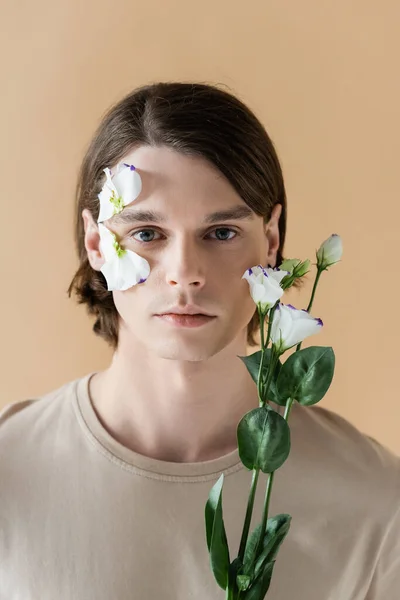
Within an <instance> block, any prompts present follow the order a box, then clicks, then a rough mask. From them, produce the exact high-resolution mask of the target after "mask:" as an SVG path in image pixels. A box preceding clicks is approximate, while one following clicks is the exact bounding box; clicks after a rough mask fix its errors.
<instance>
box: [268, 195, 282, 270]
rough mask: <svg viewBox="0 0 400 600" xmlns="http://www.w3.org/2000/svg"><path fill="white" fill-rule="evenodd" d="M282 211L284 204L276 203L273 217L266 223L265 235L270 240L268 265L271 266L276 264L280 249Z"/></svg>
mask: <svg viewBox="0 0 400 600" xmlns="http://www.w3.org/2000/svg"><path fill="white" fill-rule="evenodd" d="M281 213H282V204H275V206H274V208H273V210H272V213H271V218H270V220H269V221H268V223H266V224H265V235H266V237H267V240H268V254H267V262H266V264H267V265H271V267H275V266H276V255H277V252H278V249H279V244H280V236H279V219H280V216H281Z"/></svg>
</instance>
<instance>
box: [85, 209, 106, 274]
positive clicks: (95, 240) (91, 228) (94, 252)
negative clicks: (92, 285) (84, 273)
mask: <svg viewBox="0 0 400 600" xmlns="http://www.w3.org/2000/svg"><path fill="white" fill-rule="evenodd" d="M82 219H83V224H84V227H85V248H86V252H87V255H88V260H89V263H90V266H91V267H92V268H93V269H94V270H95V271H100V269H101V267H102V266H103V265H104V262H105V260H104V257H103V255H102V253H101V250H100V233H99V227H98V225H97V223H95V222H94V219H93V217H92V213H91V212H90V210H88V209H87V208H85V209H84V210H83V211H82Z"/></svg>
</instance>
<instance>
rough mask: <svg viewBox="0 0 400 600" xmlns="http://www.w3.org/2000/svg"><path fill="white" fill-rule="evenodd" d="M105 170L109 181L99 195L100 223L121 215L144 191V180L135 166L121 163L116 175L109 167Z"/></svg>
mask: <svg viewBox="0 0 400 600" xmlns="http://www.w3.org/2000/svg"><path fill="white" fill-rule="evenodd" d="M103 170H104V173H105V174H106V177H107V179H106V181H105V183H104V185H103V187H102V190H101V192H100V194H99V195H98V199H99V200H100V211H99V216H98V219H97V222H98V223H102V222H103V221H106V220H107V219H110V218H111V217H113V216H114V215H117V214H118V213H120V212H121V211H122V210H123V209H124V208H125V206H127V205H128V204H130V203H131V202H133V201H134V200H136V198H137V197H138V196H139V194H140V192H141V191H142V179H141V177H140V175H139V173H138V172H137V171H136V168H135V167H134V166H133V165H127V164H126V163H120V164H119V165H118V167H117V172H116V173H115V175H112V174H111V171H110V169H109V168H108V167H107V168H106V169H103Z"/></svg>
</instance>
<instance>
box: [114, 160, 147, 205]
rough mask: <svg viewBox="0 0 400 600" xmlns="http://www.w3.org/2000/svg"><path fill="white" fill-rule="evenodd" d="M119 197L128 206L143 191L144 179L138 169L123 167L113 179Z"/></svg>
mask: <svg viewBox="0 0 400 600" xmlns="http://www.w3.org/2000/svg"><path fill="white" fill-rule="evenodd" d="M113 183H114V186H115V188H116V189H117V192H118V196H121V197H122V200H123V204H124V206H127V205H128V204H130V203H131V202H133V201H134V200H136V198H137V197H138V196H139V194H140V192H141V191H142V178H141V177H140V175H139V173H138V172H137V171H136V169H134V170H132V169H131V168H130V167H129V166H126V165H123V168H121V169H120V170H119V171H118V173H117V174H116V175H115V176H114V178H113Z"/></svg>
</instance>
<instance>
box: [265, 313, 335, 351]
mask: <svg viewBox="0 0 400 600" xmlns="http://www.w3.org/2000/svg"><path fill="white" fill-rule="evenodd" d="M322 326H323V323H322V321H321V319H314V317H312V316H311V315H310V313H309V312H307V311H306V310H304V309H301V310H299V309H297V308H295V307H294V306H292V305H291V304H278V305H277V307H276V309H275V312H274V317H273V319H272V325H271V341H272V344H273V346H274V347H275V349H276V350H277V352H278V353H279V354H282V353H283V352H286V350H289V348H292V347H293V346H296V345H297V344H299V343H300V342H302V341H303V340H304V339H305V338H306V337H308V336H310V335H314V334H315V333H319V332H320V331H321V329H322Z"/></svg>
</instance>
